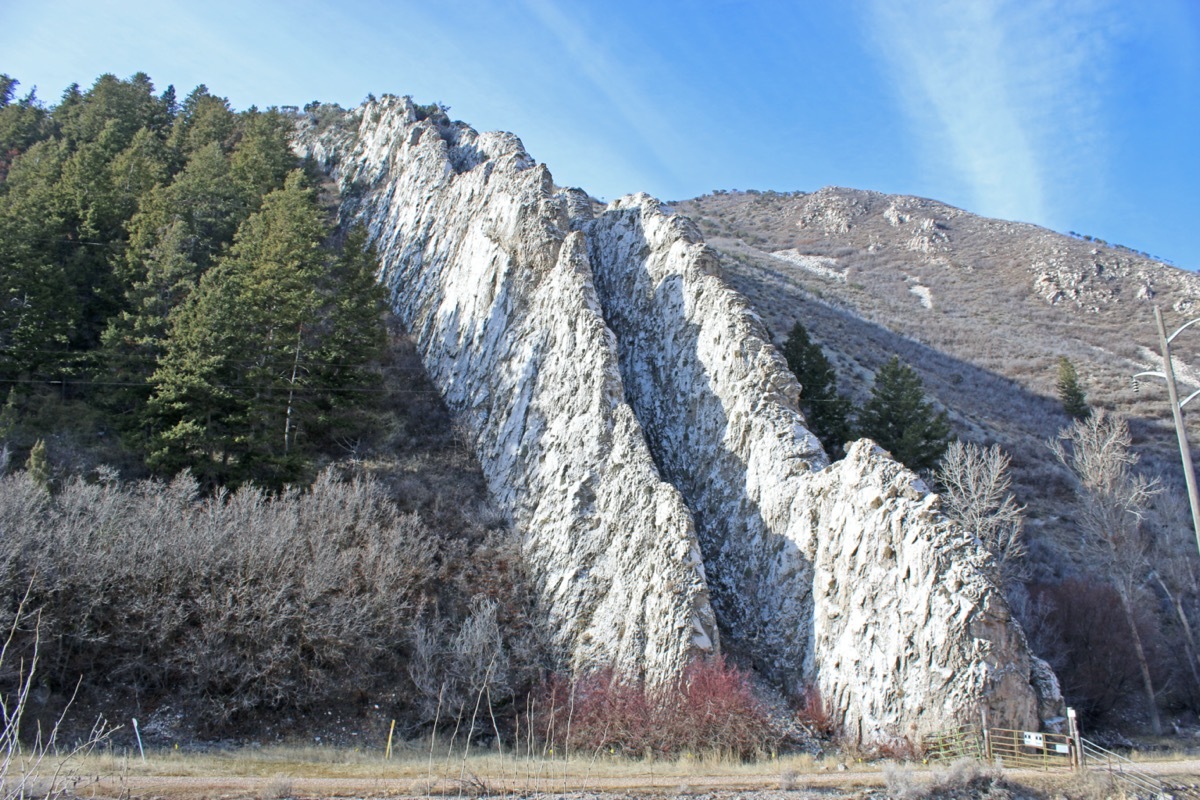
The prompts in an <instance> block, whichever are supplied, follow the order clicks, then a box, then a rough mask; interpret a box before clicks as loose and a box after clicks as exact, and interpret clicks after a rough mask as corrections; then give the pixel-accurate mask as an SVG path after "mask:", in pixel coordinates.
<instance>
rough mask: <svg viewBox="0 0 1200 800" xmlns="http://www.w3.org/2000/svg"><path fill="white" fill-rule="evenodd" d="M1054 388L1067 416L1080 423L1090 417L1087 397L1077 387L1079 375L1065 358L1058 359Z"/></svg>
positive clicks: (1090, 411) (1081, 388)
mask: <svg viewBox="0 0 1200 800" xmlns="http://www.w3.org/2000/svg"><path fill="white" fill-rule="evenodd" d="M1055 386H1056V388H1057V389H1058V399H1059V400H1060V401H1061V402H1062V405H1063V411H1065V412H1067V416H1069V417H1071V419H1074V420H1079V421H1081V422H1082V421H1083V420H1085V419H1087V418H1088V417H1090V416H1091V415H1092V409H1091V408H1090V407H1089V406H1088V404H1087V395H1085V394H1084V393H1083V387H1081V386H1080V385H1079V373H1077V372H1076V371H1075V365H1074V364H1072V363H1071V361H1070V359H1068V358H1067V357H1066V356H1059V357H1058V381H1057V382H1056V383H1055Z"/></svg>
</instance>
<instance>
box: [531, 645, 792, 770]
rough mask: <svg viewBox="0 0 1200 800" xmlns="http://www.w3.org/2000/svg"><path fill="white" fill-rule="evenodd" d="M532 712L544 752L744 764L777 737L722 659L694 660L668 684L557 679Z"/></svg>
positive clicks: (602, 674)
mask: <svg viewBox="0 0 1200 800" xmlns="http://www.w3.org/2000/svg"><path fill="white" fill-rule="evenodd" d="M536 708H537V709H538V711H537V712H536V713H535V714H534V717H533V720H532V723H533V726H534V728H533V730H534V731H535V733H536V735H537V736H538V737H539V738H541V739H542V740H543V742H544V744H545V746H546V748H547V749H555V750H558V751H560V752H584V753H590V754H591V753H601V754H605V753H611V754H622V755H631V756H643V755H653V756H659V757H674V756H678V755H680V754H682V753H685V752H692V753H703V752H716V753H719V754H720V755H722V756H727V757H733V758H749V757H750V756H752V755H754V754H755V753H756V752H761V751H763V750H767V749H769V748H770V747H771V745H772V744H773V743H774V742H775V740H776V738H777V732H776V730H775V726H774V725H773V723H772V721H771V718H770V715H769V714H768V713H767V710H766V707H765V706H764V705H763V704H762V703H761V702H760V701H759V700H758V698H756V697H755V696H754V692H753V690H752V689H751V687H750V681H749V678H748V676H747V675H746V673H744V672H742V671H741V670H739V669H738V668H737V667H735V666H732V665H730V664H727V663H726V662H725V660H724V658H722V657H716V658H711V659H703V660H700V659H698V660H696V661H693V662H692V663H691V664H690V665H689V666H688V667H687V669H685V670H684V672H683V674H682V675H681V676H680V677H679V679H678V680H677V681H676V682H674V683H671V684H668V685H665V686H648V685H647V684H645V683H644V682H642V681H637V680H629V679H627V678H624V677H623V676H621V675H620V674H619V673H617V672H616V671H614V670H612V669H603V670H597V671H595V672H591V673H588V674H585V675H582V676H580V677H578V678H576V679H575V680H574V681H571V680H569V679H567V678H563V677H560V676H556V677H555V678H553V679H552V680H551V681H550V682H549V683H547V684H546V686H545V687H544V688H543V690H542V692H541V693H540V696H539V699H538V701H537V703H536Z"/></svg>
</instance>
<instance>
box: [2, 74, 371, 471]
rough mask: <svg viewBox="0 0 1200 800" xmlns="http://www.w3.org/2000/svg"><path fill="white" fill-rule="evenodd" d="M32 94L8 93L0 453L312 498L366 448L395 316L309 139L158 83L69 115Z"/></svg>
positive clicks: (120, 86)
mask: <svg viewBox="0 0 1200 800" xmlns="http://www.w3.org/2000/svg"><path fill="white" fill-rule="evenodd" d="M17 87H18V83H17V81H15V80H14V79H12V78H10V77H8V76H0V385H3V386H4V387H5V389H6V392H5V395H4V399H5V404H4V409H3V411H2V412H0V439H3V440H5V441H7V442H8V443H10V444H11V445H13V446H15V447H17V448H18V449H29V448H31V447H32V446H33V444H34V442H35V441H36V439H37V438H38V437H39V436H41V435H46V434H48V433H50V432H53V431H54V430H55V429H56V428H59V427H61V426H62V424H63V423H64V422H67V423H74V424H77V425H79V424H83V423H86V424H87V425H89V426H90V428H88V430H87V431H86V433H87V434H91V435H93V436H106V435H110V434H112V435H115V437H116V438H118V440H119V442H120V448H121V450H122V451H123V452H124V453H126V454H129V455H130V456H131V460H134V459H135V460H136V461H137V462H138V463H140V464H141V465H142V466H143V469H145V470H149V471H151V472H153V473H154V474H158V475H163V476H169V475H173V474H176V473H177V472H179V471H181V470H182V469H184V468H188V469H190V470H192V472H193V474H195V475H196V476H197V477H198V478H199V479H200V480H201V481H202V483H203V484H204V485H206V486H209V487H212V486H217V485H238V484H240V483H242V482H245V481H250V480H253V481H254V482H255V483H257V484H258V485H260V486H267V487H279V486H282V485H284V484H286V483H289V482H294V481H297V480H300V479H304V478H307V477H311V475H312V473H313V465H314V458H315V456H316V455H318V454H319V453H321V452H324V451H328V450H330V449H332V448H335V447H336V443H337V442H338V441H339V439H341V438H344V437H347V436H351V435H354V434H355V433H356V432H358V431H359V430H360V429H361V428H362V426H363V423H364V419H365V418H364V413H365V410H366V409H367V408H369V406H370V401H371V399H372V395H373V394H374V393H376V392H377V389H378V385H379V381H378V375H377V374H376V372H375V371H374V370H373V369H372V363H373V361H374V360H376V359H377V358H378V357H379V355H380V353H381V352H382V350H383V348H384V345H385V331H384V326H383V317H382V313H383V310H384V305H383V297H382V294H381V289H380V288H379V287H378V286H377V285H376V282H375V274H376V272H377V269H378V265H377V260H376V257H375V255H374V253H373V251H372V250H371V249H370V248H369V247H368V246H367V243H366V236H365V234H364V233H363V232H362V231H349V232H338V231H335V230H334V229H333V227H332V226H331V222H330V221H331V218H332V215H331V211H330V209H327V208H324V207H322V205H321V204H320V203H319V201H318V196H317V192H316V190H315V186H316V184H317V182H318V181H319V176H318V175H317V173H316V172H315V170H313V169H311V168H306V165H304V164H302V163H301V162H300V161H299V160H298V159H297V157H296V156H295V155H294V154H293V153H292V151H291V148H290V133H291V129H292V125H293V120H292V119H291V118H290V117H289V116H288V115H286V114H283V113H281V112H279V111H278V110H276V109H268V110H266V111H260V110H258V109H257V108H255V107H251V108H249V109H247V110H246V111H242V112H238V111H235V110H233V109H232V108H231V107H230V104H229V102H228V101H227V100H226V99H224V98H221V97H218V96H216V95H213V94H212V93H210V92H209V91H208V89H207V88H206V87H205V86H203V85H201V86H199V87H197V88H196V89H195V90H193V91H192V92H191V93H190V94H188V95H187V97H185V98H184V99H183V100H182V102H179V101H178V100H177V98H176V94H175V90H174V88H173V87H168V88H167V89H166V90H165V91H163V92H161V93H159V92H156V90H155V88H154V86H153V84H152V82H151V80H150V78H149V77H148V76H146V75H145V74H143V73H138V74H136V75H134V76H133V77H131V78H129V79H128V80H121V79H118V78H116V77H114V76H112V75H104V76H101V77H100V78H99V79H98V80H97V81H96V82H95V84H94V85H93V86H92V87H91V88H89V89H87V90H82V89H81V88H80V87H79V86H78V85H72V86H71V87H69V88H68V89H67V90H66V91H65V92H64V93H63V95H62V97H61V99H60V100H59V102H58V103H57V104H55V105H53V106H47V105H46V104H44V103H43V102H41V101H40V100H39V99H38V98H37V97H36V95H35V94H34V93H33V92H30V93H28V94H26V95H25V96H23V97H21V98H20V99H18V98H17V92H16V90H17ZM48 407H52V408H57V409H58V410H59V414H58V416H57V417H56V418H54V419H53V420H48V419H47V416H48V414H49V412H48V410H47V409H48Z"/></svg>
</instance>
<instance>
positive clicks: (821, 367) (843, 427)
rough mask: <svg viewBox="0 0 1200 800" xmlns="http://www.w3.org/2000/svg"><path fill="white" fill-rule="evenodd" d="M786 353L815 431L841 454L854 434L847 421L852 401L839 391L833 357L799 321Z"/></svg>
mask: <svg viewBox="0 0 1200 800" xmlns="http://www.w3.org/2000/svg"><path fill="white" fill-rule="evenodd" d="M783 357H784V358H785V359H787V364H788V367H789V368H790V369H791V370H792V372H793V373H794V374H795V375H796V379H797V380H798V381H800V410H801V411H803V412H804V417H805V419H806V420H807V422H808V424H809V425H810V426H811V428H812V432H813V433H814V434H816V436H817V438H818V439H820V440H821V444H822V445H824V447H825V450H826V451H828V452H829V454H830V455H831V456H832V457H834V458H836V457H838V456H840V455H841V453H842V447H843V446H844V444H845V442H846V440H847V439H849V438H850V426H849V424H848V423H847V421H846V416H847V414H848V413H849V411H850V402H849V401H848V400H846V399H845V398H843V397H842V396H841V395H839V394H838V391H837V374H836V373H835V372H834V371H833V366H832V365H831V364H830V363H829V359H828V358H826V357H825V353H824V352H822V350H821V346H820V345H819V344H817V343H815V342H813V341H812V340H811V339H810V338H809V336H808V331H806V330H805V329H804V326H803V325H801V324H800V323H799V322H797V323H796V324H795V325H794V326H793V327H792V332H791V333H790V334H788V338H787V341H786V342H784V345H783Z"/></svg>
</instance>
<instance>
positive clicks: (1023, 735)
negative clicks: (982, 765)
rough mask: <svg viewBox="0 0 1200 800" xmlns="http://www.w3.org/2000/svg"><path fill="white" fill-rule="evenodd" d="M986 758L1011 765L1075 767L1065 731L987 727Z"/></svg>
mask: <svg viewBox="0 0 1200 800" xmlns="http://www.w3.org/2000/svg"><path fill="white" fill-rule="evenodd" d="M984 747H985V749H986V752H987V758H988V760H989V761H991V762H992V763H993V764H995V765H996V766H998V767H1009V768H1012V769H1045V770H1050V769H1068V770H1069V769H1074V768H1075V765H1076V764H1077V763H1078V761H1077V759H1078V756H1077V754H1076V753H1075V746H1074V743H1073V742H1072V741H1071V737H1070V736H1068V735H1067V734H1065V733H1036V732H1033V731H1013V730H1006V729H1004V728H989V729H988V730H987V731H985V732H984Z"/></svg>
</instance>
